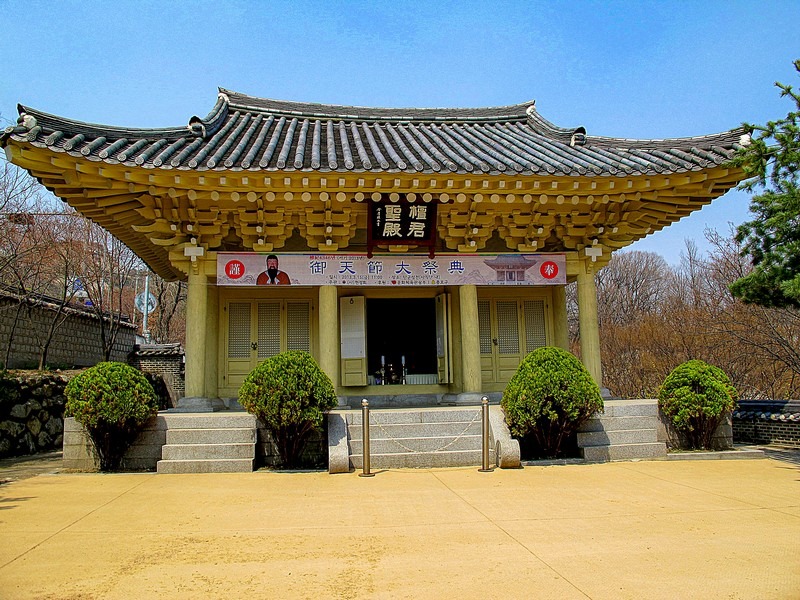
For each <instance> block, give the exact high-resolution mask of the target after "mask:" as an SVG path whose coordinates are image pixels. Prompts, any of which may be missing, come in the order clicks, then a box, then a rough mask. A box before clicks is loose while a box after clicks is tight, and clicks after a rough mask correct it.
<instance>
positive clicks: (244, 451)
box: [161, 443, 256, 461]
mask: <svg viewBox="0 0 800 600" xmlns="http://www.w3.org/2000/svg"><path fill="white" fill-rule="evenodd" d="M255 456H256V445H255V443H250V444H170V445H166V446H164V447H163V448H162V449H161V459H162V461H164V460H212V459H243V458H246V459H251V460H252V459H254V458H255Z"/></svg>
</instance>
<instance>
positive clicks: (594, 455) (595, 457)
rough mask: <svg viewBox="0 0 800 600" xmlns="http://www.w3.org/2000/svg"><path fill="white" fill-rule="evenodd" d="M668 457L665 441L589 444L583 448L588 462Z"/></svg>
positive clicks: (584, 456)
mask: <svg viewBox="0 0 800 600" xmlns="http://www.w3.org/2000/svg"><path fill="white" fill-rule="evenodd" d="M666 457H667V445H666V444H665V443H664V442H652V443H645V444H620V445H617V446H589V447H587V448H583V458H584V459H585V460H586V461H588V462H608V461H612V460H631V459H637V458H638V459H650V460H652V459H658V458H666Z"/></svg>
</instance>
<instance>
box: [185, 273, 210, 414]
mask: <svg viewBox="0 0 800 600" xmlns="http://www.w3.org/2000/svg"><path fill="white" fill-rule="evenodd" d="M207 282H208V277H207V276H206V274H205V273H203V272H202V271H201V272H195V269H192V271H191V272H190V273H189V285H188V289H187V292H186V375H185V378H186V397H187V398H201V397H203V394H204V393H205V373H204V372H205V366H206V352H205V338H206V324H207V318H206V315H207V313H208V293H207V291H206V284H207Z"/></svg>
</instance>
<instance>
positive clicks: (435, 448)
mask: <svg viewBox="0 0 800 600" xmlns="http://www.w3.org/2000/svg"><path fill="white" fill-rule="evenodd" d="M343 414H344V418H345V421H346V426H347V445H348V448H349V450H348V452H349V460H350V466H351V467H353V468H355V469H361V468H362V466H363V460H364V456H363V451H364V450H363V440H362V437H361V433H362V427H361V411H360V410H348V411H343ZM489 460H490V463H491V464H494V450H493V449H491V450H490V456H489ZM480 464H481V407H480V406H474V407H459V408H450V407H441V408H418V409H375V410H371V411H370V466H371V469H396V468H403V467H417V468H419V467H422V468H430V467H461V466H480Z"/></svg>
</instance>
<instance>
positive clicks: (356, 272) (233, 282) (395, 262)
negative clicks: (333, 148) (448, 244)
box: [217, 252, 567, 286]
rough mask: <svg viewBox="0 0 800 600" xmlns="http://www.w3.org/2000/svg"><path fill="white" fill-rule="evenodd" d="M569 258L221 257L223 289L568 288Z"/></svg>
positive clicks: (219, 273) (219, 272) (219, 268)
mask: <svg viewBox="0 0 800 600" xmlns="http://www.w3.org/2000/svg"><path fill="white" fill-rule="evenodd" d="M566 283H567V258H566V256H565V255H564V254H437V255H436V256H435V257H434V258H430V257H429V256H428V255H427V254H374V255H373V256H372V257H371V258H370V257H368V256H367V255H366V254H288V253H287V254H261V253H255V252H248V253H228V252H220V253H218V254H217V285H224V286H260V285H314V286H316V285H339V286H392V285H398V286H409V285H421V286H443V285H468V284H472V285H565V284H566Z"/></svg>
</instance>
